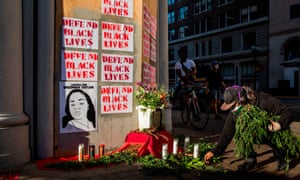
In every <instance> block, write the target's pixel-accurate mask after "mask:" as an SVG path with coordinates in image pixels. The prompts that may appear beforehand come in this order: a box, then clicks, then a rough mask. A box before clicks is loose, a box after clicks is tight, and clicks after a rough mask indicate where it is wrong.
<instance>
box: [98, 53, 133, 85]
mask: <svg viewBox="0 0 300 180" xmlns="http://www.w3.org/2000/svg"><path fill="white" fill-rule="evenodd" d="M133 64H134V57H133V56H126V55H115V54H101V81H103V82H133Z"/></svg>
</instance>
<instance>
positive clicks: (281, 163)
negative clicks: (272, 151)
mask: <svg viewBox="0 0 300 180" xmlns="http://www.w3.org/2000/svg"><path fill="white" fill-rule="evenodd" d="M287 166H288V164H287V163H286V162H285V161H279V162H278V170H285V169H286V168H287Z"/></svg>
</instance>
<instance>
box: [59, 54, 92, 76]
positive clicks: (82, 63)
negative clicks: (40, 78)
mask: <svg viewBox="0 0 300 180" xmlns="http://www.w3.org/2000/svg"><path fill="white" fill-rule="evenodd" d="M61 59H62V61H61V62H62V64H61V68H62V69H61V71H62V73H61V74H62V80H86V81H97V77H98V76H97V74H98V72H97V69H98V53H95V52H81V51H67V50H65V51H62V52H61Z"/></svg>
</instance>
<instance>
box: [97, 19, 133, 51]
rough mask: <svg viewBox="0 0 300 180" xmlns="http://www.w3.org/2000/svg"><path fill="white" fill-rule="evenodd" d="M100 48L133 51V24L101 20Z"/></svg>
mask: <svg viewBox="0 0 300 180" xmlns="http://www.w3.org/2000/svg"><path fill="white" fill-rule="evenodd" d="M101 27H102V37H101V40H102V49H103V50H114V51H127V52H133V44H134V38H133V37H134V36H133V34H134V26H133V25H132V24H120V23H113V22H107V21H102V25H101Z"/></svg>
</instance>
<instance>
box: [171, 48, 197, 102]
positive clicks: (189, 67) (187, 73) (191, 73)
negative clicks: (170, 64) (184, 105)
mask: <svg viewBox="0 0 300 180" xmlns="http://www.w3.org/2000/svg"><path fill="white" fill-rule="evenodd" d="M178 56H179V58H180V59H179V60H178V61H177V62H176V64H175V71H176V75H177V76H178V77H179V84H178V86H177V87H176V89H175V92H174V94H173V98H174V99H178V98H179V97H180V95H181V94H180V93H181V91H182V90H183V89H184V87H186V86H191V85H193V84H194V81H195V76H196V74H197V69H196V64H195V62H194V61H193V60H192V59H189V58H187V52H186V48H180V49H179V50H178Z"/></svg>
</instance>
